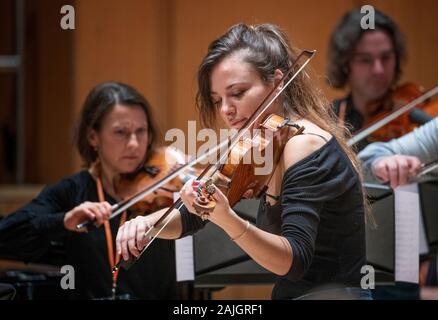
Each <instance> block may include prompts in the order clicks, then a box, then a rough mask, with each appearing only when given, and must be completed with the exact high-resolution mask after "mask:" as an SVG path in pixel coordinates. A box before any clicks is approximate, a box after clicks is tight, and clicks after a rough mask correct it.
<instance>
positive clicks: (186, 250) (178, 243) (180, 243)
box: [173, 193, 195, 282]
mask: <svg viewBox="0 0 438 320" xmlns="http://www.w3.org/2000/svg"><path fill="white" fill-rule="evenodd" d="M178 198H179V193H174V195H173V199H174V201H176V200H177V199H178ZM175 261H176V281H178V282H180V281H193V280H195V266H194V257H193V237H192V236H187V237H184V238H181V239H177V240H175Z"/></svg>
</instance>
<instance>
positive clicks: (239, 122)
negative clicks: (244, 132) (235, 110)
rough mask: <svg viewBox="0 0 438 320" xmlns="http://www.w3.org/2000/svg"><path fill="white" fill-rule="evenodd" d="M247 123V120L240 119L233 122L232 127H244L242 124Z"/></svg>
mask: <svg viewBox="0 0 438 320" xmlns="http://www.w3.org/2000/svg"><path fill="white" fill-rule="evenodd" d="M245 121H246V119H240V120H236V121H232V122H231V126H232V127H235V126H237V125H242V124H244V123H245Z"/></svg>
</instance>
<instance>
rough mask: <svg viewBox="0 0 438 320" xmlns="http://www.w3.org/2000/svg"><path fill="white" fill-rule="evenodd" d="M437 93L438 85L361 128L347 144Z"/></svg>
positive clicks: (355, 141) (354, 141)
mask: <svg viewBox="0 0 438 320" xmlns="http://www.w3.org/2000/svg"><path fill="white" fill-rule="evenodd" d="M437 93H438V86H435V87H434V88H432V89H430V90H429V91H427V92H425V93H424V94H422V95H421V96H419V97H418V98H416V99H414V100H412V101H411V102H409V103H408V104H406V105H405V106H403V107H401V108H399V109H397V110H395V111H394V112H392V113H391V114H389V115H387V116H386V117H384V118H382V119H380V120H377V121H375V122H374V123H372V124H371V125H370V126H368V127H366V128H364V129H362V130H360V131H359V132H358V133H357V134H356V135H355V136H354V137H352V138H351V139H349V140H348V142H347V144H348V145H349V146H352V145H355V144H356V143H358V142H359V141H361V140H363V139H365V138H366V137H368V136H369V135H370V134H372V133H373V132H374V131H376V130H378V129H380V128H381V127H383V126H384V125H386V124H388V123H389V122H391V121H392V120H394V119H396V118H398V117H399V116H401V115H402V114H404V113H405V112H408V111H410V110H411V109H413V108H414V107H415V106H416V105H418V104H420V103H422V102H424V101H425V100H427V99H429V98H430V97H432V96H434V95H435V94H437Z"/></svg>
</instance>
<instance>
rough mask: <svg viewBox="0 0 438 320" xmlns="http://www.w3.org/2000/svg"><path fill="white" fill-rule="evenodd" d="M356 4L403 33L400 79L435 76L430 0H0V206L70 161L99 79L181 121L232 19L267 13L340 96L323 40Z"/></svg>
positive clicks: (437, 40) (437, 35) (73, 167)
mask: <svg viewBox="0 0 438 320" xmlns="http://www.w3.org/2000/svg"><path fill="white" fill-rule="evenodd" d="M66 4H69V5H71V6H73V8H74V9H75V29H74V30H63V29H62V28H61V27H60V21H61V18H62V17H63V14H61V12H60V10H61V7H62V6H64V5H66ZM365 4H370V5H373V6H375V7H376V8H378V9H380V10H382V11H383V12H384V13H386V14H388V15H389V16H390V17H392V18H393V19H394V20H395V22H396V23H397V24H398V25H399V27H400V29H401V31H402V32H403V33H404V35H405V37H406V43H407V50H408V59H407V61H406V64H405V66H404V73H403V78H402V82H404V81H411V82H414V83H416V84H419V85H421V86H423V87H424V88H426V89H428V88H431V87H433V86H434V85H436V84H437V82H438V81H437V79H438V59H436V57H437V53H436V52H435V51H434V50H435V49H437V51H438V29H437V27H436V22H437V21H438V2H437V1H435V0H380V1H371V0H368V1H358V0H334V1H322V0H320V1H302V0H301V1H295V0H271V1H259V0H222V1H203V0H124V1H121V0H75V1H71V0H70V1H67V0H0V216H1V215H5V214H7V213H9V212H10V211H12V210H13V209H15V208H17V207H18V206H19V205H20V204H22V203H23V202H25V201H27V200H28V199H29V198H31V197H33V196H34V195H35V194H36V192H38V190H39V189H40V188H41V186H42V185H44V184H47V183H52V182H55V181H57V180H58V179H60V178H61V177H63V176H67V175H70V174H72V173H74V172H76V171H77V170H78V169H79V168H80V167H81V161H80V159H79V157H78V154H77V153H76V151H75V150H74V148H73V147H72V144H71V133H72V127H73V125H74V123H75V120H76V119H77V116H78V113H79V110H80V109H81V106H82V103H83V101H84V99H85V96H86V95H87V93H88V92H89V90H90V89H91V88H92V87H93V86H95V85H96V84H98V83H100V82H103V81H108V80H116V81H121V82H126V83H128V84H131V85H132V86H134V87H136V88H137V89H138V90H139V91H140V92H141V93H143V94H144V95H145V97H146V98H147V99H148V100H149V101H150V102H151V104H152V106H153V109H154V111H155V112H154V113H155V117H156V121H157V123H158V124H159V127H160V128H161V131H162V133H163V134H164V133H165V132H166V130H168V129H171V128H180V129H182V130H184V131H187V121H188V120H198V115H197V113H196V110H195V108H194V99H195V93H196V89H197V85H196V71H197V67H198V65H199V63H200V61H201V59H202V57H203V56H204V55H205V53H206V50H207V46H208V44H209V43H210V42H211V41H212V40H213V39H214V38H216V37H218V36H219V35H221V34H223V33H224V32H225V31H226V30H227V29H228V28H229V27H230V26H231V25H233V24H236V23H238V22H245V23H249V24H257V23H264V22H270V23H274V24H278V25H279V26H281V27H282V28H283V29H284V30H285V31H286V32H287V33H288V35H289V37H290V39H291V42H292V44H293V46H295V47H298V48H302V49H303V48H306V49H316V50H317V56H316V57H315V59H313V60H312V63H311V65H312V66H311V67H312V68H313V69H314V71H316V74H317V75H318V78H317V79H316V80H317V83H316V85H319V86H321V87H322V88H323V90H324V91H325V93H326V95H327V96H328V98H329V99H330V100H332V99H333V98H336V97H340V96H343V94H344V93H343V92H341V91H335V90H333V89H331V88H330V87H329V86H328V84H327V82H326V78H325V71H326V53H327V44H328V41H329V36H330V33H331V31H332V30H333V28H334V27H335V25H336V23H337V22H338V20H339V19H340V17H341V16H342V15H343V14H344V13H345V12H346V11H348V10H350V9H352V8H354V7H360V6H362V5H365ZM198 129H200V128H199V126H198ZM239 290H244V291H245V290H248V292H254V291H253V290H252V289H251V288H250V289H247V288H241V289H239ZM268 291H270V289H269V290H267V291H266V292H268ZM235 292H236V291H235ZM239 292H240V291H239ZM233 294H234V293H233ZM228 297H234V296H233V295H232V294H231V295H230V296H228ZM237 297H242V294H241V293H240V295H239V293H237ZM250 297H251V296H250Z"/></svg>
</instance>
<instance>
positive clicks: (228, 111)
mask: <svg viewBox="0 0 438 320" xmlns="http://www.w3.org/2000/svg"><path fill="white" fill-rule="evenodd" d="M235 111H236V109H235V108H234V106H233V105H232V104H231V103H229V102H228V101H226V100H225V99H224V100H223V101H222V105H221V112H222V113H223V114H224V115H225V116H227V117H228V116H230V115H233V114H234V113H235Z"/></svg>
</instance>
